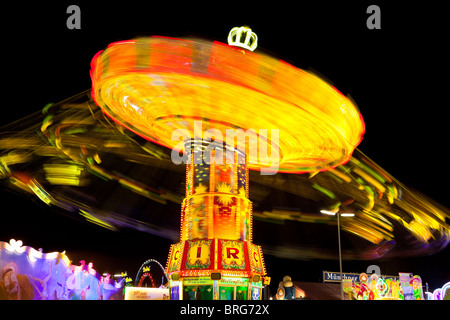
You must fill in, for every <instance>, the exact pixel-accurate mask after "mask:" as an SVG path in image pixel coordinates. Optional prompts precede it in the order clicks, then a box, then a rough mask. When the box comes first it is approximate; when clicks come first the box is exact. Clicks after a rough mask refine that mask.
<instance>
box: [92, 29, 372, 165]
mask: <svg viewBox="0 0 450 320" xmlns="http://www.w3.org/2000/svg"><path fill="white" fill-rule="evenodd" d="M91 77H92V96H93V98H94V100H95V101H96V103H97V104H98V105H99V106H100V107H101V108H102V110H103V111H104V112H105V113H106V114H107V115H109V116H110V117H111V118H112V119H114V120H115V121H116V122H118V123H120V124H121V125H123V126H125V127H127V128H128V129H130V130H132V131H134V132H136V133H137V134H139V135H141V136H143V137H144V138H146V139H149V140H151V141H153V142H156V143H159V144H161V145H164V146H166V147H168V148H175V149H177V148H178V147H179V146H180V145H181V144H180V139H176V136H175V139H174V132H175V130H176V129H183V130H185V131H183V132H187V133H188V134H189V136H190V137H192V138H194V137H197V138H198V137H199V136H201V135H203V136H202V138H203V139H205V136H206V138H210V139H212V140H220V139H218V138H217V136H218V135H221V136H222V138H223V139H224V140H225V139H226V135H227V129H228V130H231V131H232V130H235V132H236V131H237V129H242V130H243V132H245V133H247V134H249V133H255V135H254V136H255V137H256V140H252V139H249V140H248V141H247V142H246V144H245V152H246V153H247V156H248V166H249V168H250V169H259V168H261V167H268V166H269V165H268V163H267V161H266V162H265V161H264V160H263V158H262V156H261V155H262V154H263V153H262V150H261V145H264V144H266V147H267V150H268V151H267V154H268V155H270V150H273V149H271V147H272V148H276V149H277V150H278V154H279V157H277V159H276V161H277V164H276V167H277V170H278V171H281V172H295V173H299V172H309V171H317V170H327V169H329V168H330V167H335V166H338V165H340V164H343V163H345V162H347V161H348V160H349V159H350V157H351V154H352V152H353V150H354V149H355V148H356V146H357V145H358V144H359V142H360V141H361V139H362V136H363V134H364V122H363V119H362V117H361V115H360V113H359V111H358V109H357V107H356V106H355V105H354V104H353V103H352V101H351V100H349V99H348V98H347V97H345V96H344V95H342V94H341V93H340V92H339V91H338V90H336V89H335V88H334V87H332V86H331V85H329V84H328V83H326V82H325V81H323V80H322V79H320V78H319V77H317V76H316V75H313V74H311V73H309V72H306V71H304V70H301V69H298V68H296V67H294V66H292V65H290V64H288V63H286V62H284V61H281V60H277V59H275V58H273V57H270V56H267V55H262V54H257V53H254V52H250V51H246V50H243V49H237V48H235V47H231V46H228V45H226V44H223V43H219V42H199V41H191V40H185V39H173V38H161V37H151V38H143V39H136V40H130V41H122V42H117V43H113V44H110V45H109V46H108V48H107V49H106V50H104V51H101V52H99V53H98V54H97V55H96V56H95V57H94V58H93V60H92V64H91ZM250 129H252V130H250ZM217 131H219V133H220V134H217ZM199 132H200V134H198V133H199ZM214 132H215V133H216V134H214ZM213 136H214V138H212V137H213ZM225 142H226V143H227V144H230V141H228V140H227V141H225ZM231 144H233V143H231ZM235 146H236V144H235ZM238 147H241V146H238ZM252 148H253V149H252ZM254 149H258V152H252V150H254ZM266 160H267V159H266ZM271 161H273V159H271ZM270 165H271V166H273V163H271V164H270Z"/></svg>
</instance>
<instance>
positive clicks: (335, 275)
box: [323, 271, 360, 282]
mask: <svg viewBox="0 0 450 320" xmlns="http://www.w3.org/2000/svg"><path fill="white" fill-rule="evenodd" d="M359 275H360V274H359V273H342V278H343V279H351V280H353V281H354V282H359ZM323 282H341V275H340V273H339V272H330V271H323Z"/></svg>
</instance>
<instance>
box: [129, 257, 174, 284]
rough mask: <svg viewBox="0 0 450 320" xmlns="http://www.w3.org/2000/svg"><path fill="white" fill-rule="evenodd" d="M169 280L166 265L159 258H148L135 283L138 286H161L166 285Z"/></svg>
mask: <svg viewBox="0 0 450 320" xmlns="http://www.w3.org/2000/svg"><path fill="white" fill-rule="evenodd" d="M159 279H161V280H159ZM168 282H169V278H168V276H167V273H166V271H165V270H164V267H163V266H162V265H161V264H160V263H159V262H158V261H157V260H155V259H148V260H146V261H145V262H144V263H143V264H142V265H141V267H140V268H139V271H138V273H137V275H136V280H135V282H134V285H135V286H136V287H150V288H159V287H161V286H165V285H166V284H167V283H168Z"/></svg>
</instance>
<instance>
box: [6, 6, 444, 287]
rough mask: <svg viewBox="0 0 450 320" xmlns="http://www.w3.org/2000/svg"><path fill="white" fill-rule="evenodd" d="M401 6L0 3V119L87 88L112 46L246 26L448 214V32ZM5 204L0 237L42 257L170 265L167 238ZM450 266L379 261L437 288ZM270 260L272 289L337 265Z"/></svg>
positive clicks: (436, 19) (379, 157)
mask: <svg viewBox="0 0 450 320" xmlns="http://www.w3.org/2000/svg"><path fill="white" fill-rule="evenodd" d="M341 2H342V3H341ZM100 3H102V2H100ZM396 3H397V4H395V5H394V4H392V3H391V2H387V1H373V2H368V1H350V2H349V1H345V2H344V1H338V3H336V2H332V1H314V2H313V3H312V2H311V1H308V2H306V1H302V2H295V3H294V2H286V3H285V4H280V2H271V3H270V2H265V3H261V2H260V4H254V5H248V6H245V5H241V4H239V8H237V9H236V7H235V6H236V5H237V4H236V3H235V2H233V3H230V2H226V3H223V4H220V3H219V4H218V3H217V2H206V4H193V3H192V2H191V1H190V2H186V3H185V4H182V5H179V4H175V3H172V2H170V3H169V2H162V3H155V2H153V1H147V3H142V2H137V1H126V2H106V1H104V2H103V5H100V4H99V2H97V1H96V2H95V5H94V4H92V2H82V1H81V2H76V3H71V2H68V1H58V2H57V3H47V2H36V3H33V4H27V5H22V4H19V3H16V4H14V3H13V4H8V5H4V6H3V7H4V14H5V15H7V16H8V17H10V18H11V19H7V20H3V21H2V22H1V24H2V30H3V32H2V38H3V39H2V41H3V44H2V57H3V58H2V61H3V68H2V69H3V70H2V71H3V72H2V75H3V77H4V78H5V80H6V81H5V82H3V94H2V108H3V112H2V118H1V119H0V124H1V125H3V124H6V123H9V122H11V121H14V120H17V119H19V118H21V117H23V116H25V115H27V114H29V113H32V112H35V111H39V110H41V109H42V107H43V106H44V105H45V104H47V103H49V102H58V101H60V100H63V99H65V98H68V97H71V96H73V95H75V94H77V93H79V92H81V91H83V90H86V89H88V88H89V87H90V77H89V68H90V61H91V59H92V57H93V56H94V54H95V53H96V52H98V51H99V50H102V49H104V48H105V47H106V45H107V44H109V43H110V42H113V41H117V40H123V39H130V38H135V37H137V36H146V35H167V36H179V37H183V36H201V37H206V38H209V39H214V40H218V41H221V42H226V37H227V34H228V31H229V30H230V29H231V28H232V27H234V26H240V25H249V26H250V27H251V28H252V29H253V30H254V31H255V32H256V33H257V34H258V37H259V48H263V49H264V50H266V51H268V52H271V53H273V54H274V55H276V56H278V57H279V58H282V59H283V60H285V61H287V62H290V63H292V64H294V65H295V66H297V67H300V68H305V69H308V68H311V69H313V70H314V71H316V72H318V73H320V74H322V75H323V76H324V77H326V78H327V79H329V80H331V82H332V83H333V84H334V85H335V87H336V88H337V89H339V90H340V91H341V92H342V93H344V94H349V95H350V96H351V97H352V98H353V99H354V101H355V102H356V104H357V105H358V107H359V109H360V111H361V113H362V115H363V117H364V120H365V124H366V133H365V136H364V139H363V141H362V143H361V144H360V146H359V149H360V150H361V151H363V152H364V153H365V154H366V155H368V156H369V157H370V158H372V159H373V160H374V161H375V162H376V163H378V164H379V165H381V167H383V168H384V169H385V170H387V171H388V172H389V173H390V174H392V175H393V176H394V177H396V178H397V179H399V180H400V181H401V182H402V183H404V184H405V185H408V186H411V187H413V188H415V189H417V190H420V191H421V192H423V193H424V194H426V195H428V196H429V197H431V198H433V199H434V200H436V201H438V202H439V203H441V204H443V205H444V206H446V207H449V208H450V200H449V197H448V196H447V193H448V185H447V183H448V181H449V178H450V173H449V171H448V160H447V157H448V156H447V152H448V150H447V149H448V138H449V136H450V134H449V132H448V127H449V125H448V119H447V116H446V115H447V108H448V100H447V99H446V96H445V95H446V90H445V89H446V88H445V86H446V85H447V83H448V78H447V75H446V71H445V70H447V67H448V66H447V65H445V63H446V61H447V59H445V58H444V54H445V52H446V51H445V50H444V44H445V42H447V41H446V39H448V32H447V31H448V26H446V24H445V19H444V17H445V16H444V12H443V9H442V8H440V7H438V6H437V5H436V6H434V5H428V4H426V5H421V6H419V5H414V4H411V3H410V2H406V1H400V3H399V2H397V1H396ZM70 4H78V5H79V6H80V8H81V30H68V29H67V28H66V19H67V18H68V16H69V15H68V14H66V8H67V7H68V6H69V5H70ZM370 4H378V5H379V6H380V8H381V30H368V29H367V27H366V19H367V18H368V14H367V13H366V8H367V7H368V6H369V5H370ZM444 68H445V70H444ZM0 197H1V199H2V200H3V204H4V209H3V210H2V222H1V227H0V240H1V241H8V240H9V239H10V238H15V239H21V240H23V241H24V244H26V245H30V246H34V247H36V248H39V247H42V248H43V249H44V251H46V252H49V251H62V250H67V251H68V255H69V257H72V256H73V257H76V259H78V257H81V258H82V259H85V260H90V259H91V257H89V256H88V255H92V259H93V261H94V264H95V265H96V266H97V269H98V271H99V272H103V271H105V272H106V271H108V272H116V271H121V269H124V268H129V269H133V268H134V270H129V271H130V272H131V273H135V272H136V271H135V270H137V269H138V268H139V266H140V263H142V262H144V261H145V260H146V259H148V258H156V259H158V260H159V261H160V262H161V263H162V264H163V265H164V264H165V259H166V257H167V253H168V246H169V244H170V243H169V241H167V240H165V239H160V238H156V237H152V236H150V235H146V234H139V233H136V232H132V231H130V232H121V233H113V232H110V231H108V230H104V229H101V228H99V227H97V226H94V225H89V224H87V223H84V222H80V221H78V220H74V219H71V218H68V217H67V216H65V215H63V214H61V213H60V212H56V211H54V210H53V209H50V208H49V207H47V206H45V205H43V204H40V203H38V202H32V201H31V200H28V199H24V198H22V197H20V196H17V195H14V194H12V193H11V192H10V191H7V190H1V191H0ZM80 231H81V232H80ZM134 244H135V246H133V245H134ZM81 258H80V259H81ZM74 259H75V258H74ZM449 260H450V251H449V249H448V248H447V249H446V250H444V251H443V252H442V253H439V254H437V255H434V256H432V257H421V258H415V259H405V260H402V261H378V262H376V263H377V264H379V265H380V266H381V267H382V271H384V270H386V273H390V272H391V273H396V272H398V271H408V272H409V271H410V272H414V273H417V274H424V276H422V278H426V277H428V279H433V281H434V283H432V285H434V287H437V286H440V285H441V283H439V281H440V280H442V283H444V282H445V281H449V280H450V274H449V273H448V270H450V265H449ZM77 262H78V261H74V263H77ZM121 263H123V265H120V266H117V264H121ZM266 263H267V267H268V271H269V273H270V272H271V271H272V270H273V279H274V281H275V282H278V281H279V280H278V279H279V277H282V276H283V275H284V274H285V273H286V274H291V275H292V276H293V277H294V278H295V277H296V278H297V279H298V280H304V281H320V279H319V277H320V274H321V271H322V270H326V269H328V270H329V269H331V270H338V264H337V261H315V262H291V261H284V260H279V259H278V260H275V259H273V260H272V259H270V257H269V258H267V257H266ZM346 264H347V265H346V266H345V265H344V269H346V270H347V271H349V272H362V271H365V267H366V266H367V265H369V264H370V263H368V262H354V263H352V262H346ZM116 268H117V269H116ZM383 269H384V270H383ZM277 277H278V278H277ZM445 277H446V278H445ZM276 278H277V279H276ZM444 278H445V279H444ZM275 279H276V280H275ZM430 282H431V280H430Z"/></svg>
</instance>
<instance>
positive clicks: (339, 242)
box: [320, 210, 355, 300]
mask: <svg viewBox="0 0 450 320" xmlns="http://www.w3.org/2000/svg"><path fill="white" fill-rule="evenodd" d="M320 212H321V213H323V214H327V215H330V216H336V218H337V228H338V246H339V277H340V278H341V300H344V284H343V282H342V252H341V224H340V219H339V217H340V216H343V217H354V216H355V214H354V213H346V212H339V211H336V212H335V211H330V210H320Z"/></svg>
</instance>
